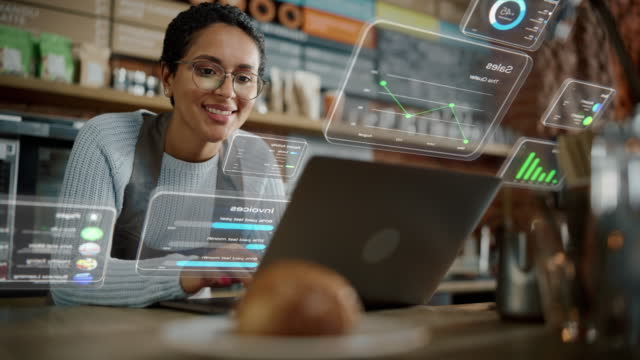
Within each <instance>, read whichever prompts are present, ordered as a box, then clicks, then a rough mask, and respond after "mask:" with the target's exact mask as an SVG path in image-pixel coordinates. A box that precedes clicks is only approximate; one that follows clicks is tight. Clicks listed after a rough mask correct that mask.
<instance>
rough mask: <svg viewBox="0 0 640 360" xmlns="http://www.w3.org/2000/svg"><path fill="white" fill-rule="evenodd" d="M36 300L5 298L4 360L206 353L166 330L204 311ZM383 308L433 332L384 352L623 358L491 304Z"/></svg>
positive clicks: (471, 359)
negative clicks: (563, 338) (174, 342)
mask: <svg viewBox="0 0 640 360" xmlns="http://www.w3.org/2000/svg"><path fill="white" fill-rule="evenodd" d="M30 301H31V303H29V302H25V301H15V300H14V301H12V302H7V301H1V300H0V359H3V360H14V359H43V360H44V359H47V360H49V359H65V360H73V359H82V360H87V359H118V360H126V359H153V360H163V359H181V360H189V359H204V358H203V357H201V356H193V355H190V354H185V353H181V352H180V351H178V350H175V349H174V348H172V347H171V346H170V345H169V344H167V343H166V342H165V341H164V339H163V337H162V336H161V334H160V330H161V329H162V328H163V326H164V325H166V324H167V323H170V322H171V321H175V320H179V319H189V318H196V317H199V316H203V315H197V314H190V313H184V312H178V311H172V310H165V309H124V308H108V307H91V306H81V307H70V308H61V307H49V306H41V305H38V301H36V300H30ZM3 303H4V304H3ZM18 305H19V306H18ZM378 314H381V315H383V316H389V317H392V318H395V319H405V320H406V321H409V322H415V323H418V324H422V325H426V326H428V328H429V329H430V331H431V340H430V342H429V344H428V345H426V346H425V347H423V348H422V349H420V350H418V351H414V352H412V353H408V354H405V355H402V356H396V357H390V358H385V359H442V360H445V359H464V360H482V359H525V360H526V359H535V360H541V359H545V360H546V359H585V358H591V359H595V358H606V359H613V358H616V359H619V358H621V357H620V356H614V357H612V355H613V354H607V353H603V352H598V351H594V350H593V349H588V348H584V347H580V346H577V345H563V344H561V343H560V341H559V339H558V337H556V336H552V334H551V333H550V332H549V331H548V330H546V328H545V327H544V326H543V325H542V324H537V323H533V324H532V323H509V322H502V321H500V320H499V318H498V316H497V314H496V312H495V311H494V310H493V305H492V304H477V305H463V306H444V307H427V306H418V307H414V308H408V309H400V310H392V311H382V312H379V313H378ZM626 355H628V356H632V354H626ZM635 355H638V354H635ZM623 357H626V356H623ZM212 358H213V357H212ZM629 358H631V357H629ZM636 359H637V358H636Z"/></svg>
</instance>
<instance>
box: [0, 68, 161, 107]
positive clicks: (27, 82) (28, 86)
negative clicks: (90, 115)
mask: <svg viewBox="0 0 640 360" xmlns="http://www.w3.org/2000/svg"><path fill="white" fill-rule="evenodd" d="M0 90H1V91H2V93H3V98H4V99H6V100H14V101H18V102H20V103H29V104H44V105H58V106H60V105H63V106H70V107H79V108H87V107H88V106H90V107H95V108H105V109H109V111H131V110H137V109H147V110H151V111H157V112H162V111H169V110H171V104H170V103H169V100H168V99H166V98H162V97H148V96H135V95H131V94H129V93H126V92H123V91H117V90H113V89H108V88H90V87H85V86H80V85H76V84H65V83H61V82H52V81H47V80H42V79H36V78H24V77H19V76H12V75H1V76H0ZM27 99H28V100H27Z"/></svg>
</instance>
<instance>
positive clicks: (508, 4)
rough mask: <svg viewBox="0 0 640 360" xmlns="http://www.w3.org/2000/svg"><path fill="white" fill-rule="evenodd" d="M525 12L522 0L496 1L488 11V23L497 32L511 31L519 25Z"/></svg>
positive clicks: (525, 8)
mask: <svg viewBox="0 0 640 360" xmlns="http://www.w3.org/2000/svg"><path fill="white" fill-rule="evenodd" d="M526 12H527V4H526V3H525V2H524V0H498V1H496V2H495V4H493V6H492V7H491V10H490V11H489V22H490V23H491V26H493V27H494V28H496V29H497V30H502V31H505V30H511V29H513V28H515V27H516V26H518V25H520V23H521V22H522V20H523V19H524V16H525V14H526Z"/></svg>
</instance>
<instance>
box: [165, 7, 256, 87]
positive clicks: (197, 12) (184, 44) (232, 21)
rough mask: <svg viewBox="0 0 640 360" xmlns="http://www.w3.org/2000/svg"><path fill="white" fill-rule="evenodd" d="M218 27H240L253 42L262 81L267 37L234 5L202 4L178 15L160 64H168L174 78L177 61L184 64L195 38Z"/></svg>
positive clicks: (170, 29) (170, 27)
mask: <svg viewBox="0 0 640 360" xmlns="http://www.w3.org/2000/svg"><path fill="white" fill-rule="evenodd" d="M217 23H223V24H227V25H231V26H236V27H238V28H239V29H240V30H242V31H244V32H245V33H246V34H247V35H249V37H250V38H251V39H253V41H254V42H255V43H256V45H257V46H258V51H259V52H260V66H259V68H258V75H260V77H262V76H263V75H264V67H265V61H266V55H265V51H264V34H263V33H262V31H260V29H258V27H257V26H256V25H255V23H254V21H253V20H252V19H251V18H250V17H249V15H247V14H245V13H244V12H242V10H240V9H238V8H237V7H235V6H231V5H222V4H216V3H202V4H200V5H197V6H191V7H190V8H189V9H187V10H185V11H183V12H181V13H180V14H178V16H176V17H175V18H174V19H173V20H172V21H171V23H169V26H167V31H166V32H165V35H164V43H163V45H162V56H161V57H160V61H161V62H164V63H166V65H167V66H168V67H169V71H170V72H171V74H175V73H176V71H177V67H178V65H177V64H176V61H180V60H181V59H182V58H183V57H184V55H185V54H186V53H187V51H189V47H190V46H191V42H192V41H193V37H194V35H195V34H196V33H197V32H198V31H200V30H202V29H204V28H206V27H207V26H209V25H213V24H217Z"/></svg>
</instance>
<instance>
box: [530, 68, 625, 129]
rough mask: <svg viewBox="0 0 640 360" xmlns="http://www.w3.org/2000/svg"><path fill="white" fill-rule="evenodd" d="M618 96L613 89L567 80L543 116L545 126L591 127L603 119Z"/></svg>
mask: <svg viewBox="0 0 640 360" xmlns="http://www.w3.org/2000/svg"><path fill="white" fill-rule="evenodd" d="M615 93H616V91H615V90H614V89H612V88H608V87H604V86H600V85H596V84H590V83H587V82H584V81H578V80H574V79H567V80H566V81H565V82H564V83H563V84H562V86H561V87H560V90H558V93H557V94H556V96H554V98H553V101H551V104H550V105H549V108H547V110H546V111H545V113H544V115H542V123H543V124H544V125H545V126H553V127H559V128H565V129H579V130H582V129H586V128H590V127H592V126H593V125H594V124H595V123H596V122H597V121H598V119H600V117H601V116H602V113H604V111H605V110H606V109H607V107H608V106H609V104H610V103H611V101H612V100H613V97H614V96H615Z"/></svg>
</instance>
